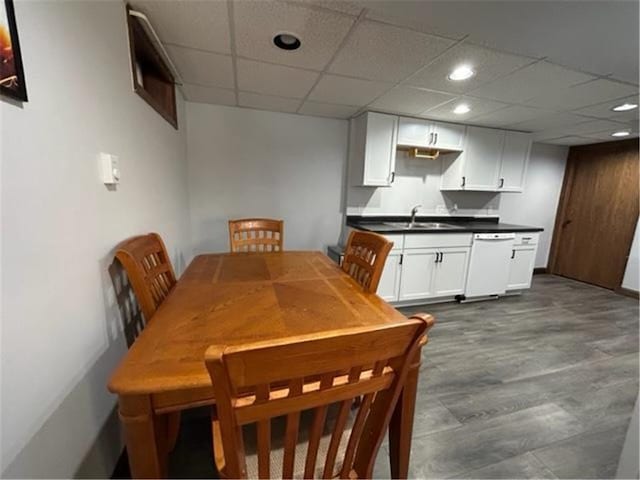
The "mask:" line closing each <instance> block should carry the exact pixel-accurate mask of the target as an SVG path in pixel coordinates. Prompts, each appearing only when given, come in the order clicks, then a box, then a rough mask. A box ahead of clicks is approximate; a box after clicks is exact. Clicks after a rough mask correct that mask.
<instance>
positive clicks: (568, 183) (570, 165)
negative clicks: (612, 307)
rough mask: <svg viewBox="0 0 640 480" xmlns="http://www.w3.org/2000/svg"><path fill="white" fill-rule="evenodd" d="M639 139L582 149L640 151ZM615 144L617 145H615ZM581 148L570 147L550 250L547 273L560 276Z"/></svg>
mask: <svg viewBox="0 0 640 480" xmlns="http://www.w3.org/2000/svg"><path fill="white" fill-rule="evenodd" d="M638 141H639V140H638V139H637V138H631V139H629V140H620V141H616V142H600V143H594V144H589V145H584V146H580V147H592V148H601V147H604V146H605V145H607V144H609V145H610V146H611V147H612V148H620V149H621V150H622V149H623V148H627V146H628V145H629V146H632V145H635V147H636V149H638ZM614 144H615V145H614ZM580 147H570V148H569V155H568V156H567V164H566V167H565V171H564V178H563V180H562V190H561V191H560V198H559V200H558V208H557V211H556V220H555V223H554V226H553V236H552V238H551V247H550V250H549V262H548V265H547V273H550V274H554V275H559V274H558V273H557V268H558V260H559V250H560V248H559V245H560V242H561V241H562V233H563V228H562V225H563V224H564V222H565V221H566V218H567V207H568V205H569V199H570V198H571V192H572V190H573V186H574V181H575V173H576V168H577V167H576V165H577V163H578V162H579V159H578V157H579V155H580V150H581V148H580ZM632 244H633V238H631V239H630V241H629V245H628V246H627V248H626V249H625V250H626V256H627V261H628V258H629V253H630V252H631V247H632ZM623 277H624V273H623V276H622V277H621V278H620V284H619V285H617V286H616V288H615V289H614V290H616V291H618V290H620V288H621V287H622V280H623ZM602 288H604V287H602Z"/></svg>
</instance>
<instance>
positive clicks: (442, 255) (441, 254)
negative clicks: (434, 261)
mask: <svg viewBox="0 0 640 480" xmlns="http://www.w3.org/2000/svg"><path fill="white" fill-rule="evenodd" d="M442 257H444V253H442V252H440V263H442Z"/></svg>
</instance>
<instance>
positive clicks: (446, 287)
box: [434, 248, 470, 297]
mask: <svg viewBox="0 0 640 480" xmlns="http://www.w3.org/2000/svg"><path fill="white" fill-rule="evenodd" d="M469 252H470V249H469V248H443V249H440V261H439V262H438V263H437V264H436V267H435V274H434V295H435V296H437V297H444V296H447V295H461V294H463V293H464V286H465V282H466V280H467V267H468V265H469Z"/></svg>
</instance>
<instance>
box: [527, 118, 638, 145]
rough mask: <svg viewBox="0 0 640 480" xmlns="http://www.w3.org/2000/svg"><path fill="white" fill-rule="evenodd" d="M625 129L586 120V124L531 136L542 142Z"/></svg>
mask: <svg viewBox="0 0 640 480" xmlns="http://www.w3.org/2000/svg"><path fill="white" fill-rule="evenodd" d="M625 127H626V125H625V124H622V123H618V122H612V121H610V120H588V121H586V122H581V123H578V124H576V125H570V126H567V127H561V128H553V129H549V130H542V131H539V132H536V133H535V134H534V135H533V138H534V140H542V139H546V138H556V137H560V136H564V135H578V136H587V134H590V133H594V132H601V131H603V130H608V131H611V132H614V131H616V130H621V129H624V128H625Z"/></svg>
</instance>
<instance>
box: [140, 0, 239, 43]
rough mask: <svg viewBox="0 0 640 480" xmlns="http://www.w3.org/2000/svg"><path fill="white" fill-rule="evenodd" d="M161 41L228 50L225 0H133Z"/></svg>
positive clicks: (227, 21) (227, 17)
mask: <svg viewBox="0 0 640 480" xmlns="http://www.w3.org/2000/svg"><path fill="white" fill-rule="evenodd" d="M132 6H133V7H134V9H136V10H140V11H142V12H143V13H145V14H146V15H147V17H149V20H150V21H151V24H152V25H153V27H154V28H155V30H156V31H157V32H158V36H159V37H160V39H161V40H162V41H163V43H173V44H177V45H182V46H184V47H192V48H199V49H202V50H209V51H214V52H218V53H231V47H230V41H229V14H228V12H227V2H209V1H185V0H180V1H173V2H167V1H158V0H136V1H134V2H133V3H132Z"/></svg>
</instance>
